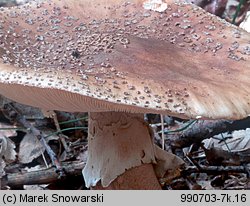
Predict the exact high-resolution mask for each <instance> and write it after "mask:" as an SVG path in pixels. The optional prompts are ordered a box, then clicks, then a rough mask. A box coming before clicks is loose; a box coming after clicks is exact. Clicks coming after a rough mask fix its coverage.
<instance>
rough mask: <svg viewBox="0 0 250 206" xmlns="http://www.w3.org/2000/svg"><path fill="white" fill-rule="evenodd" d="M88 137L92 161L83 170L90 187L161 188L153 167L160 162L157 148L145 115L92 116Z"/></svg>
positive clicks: (116, 113)
mask: <svg viewBox="0 0 250 206" xmlns="http://www.w3.org/2000/svg"><path fill="white" fill-rule="evenodd" d="M88 135H89V136H88V138H89V139H88V141H89V150H88V161H87V164H86V167H85V168H84V170H83V175H84V179H85V182H86V186H87V187H92V188H93V187H94V188H95V186H97V187H96V188H97V189H100V188H102V187H103V188H107V187H108V188H109V189H160V188H161V187H160V184H159V182H158V180H157V178H156V175H155V173H154V170H153V166H152V163H156V160H155V150H154V145H153V141H152V137H151V135H150V129H149V127H148V125H147V124H146V123H145V121H144V118H143V115H141V114H131V113H122V112H99V113H90V114H89V134H88ZM142 179H143V181H141V180H142ZM145 180H148V182H147V181H145Z"/></svg>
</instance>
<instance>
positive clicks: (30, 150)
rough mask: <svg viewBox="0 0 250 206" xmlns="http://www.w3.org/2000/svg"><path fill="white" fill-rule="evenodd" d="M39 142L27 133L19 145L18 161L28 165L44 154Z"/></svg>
mask: <svg viewBox="0 0 250 206" xmlns="http://www.w3.org/2000/svg"><path fill="white" fill-rule="evenodd" d="M44 150H45V149H44V147H43V146H42V144H41V143H40V141H39V140H38V139H37V138H36V137H35V136H34V135H33V134H30V133H27V134H26V135H25V136H24V138H23V139H22V141H21V143H20V149H19V154H18V159H19V161H20V162H21V163H25V164H26V163H30V162H32V161H33V160H34V159H35V158H37V157H39V156H40V155H41V154H42V153H43V152H44Z"/></svg>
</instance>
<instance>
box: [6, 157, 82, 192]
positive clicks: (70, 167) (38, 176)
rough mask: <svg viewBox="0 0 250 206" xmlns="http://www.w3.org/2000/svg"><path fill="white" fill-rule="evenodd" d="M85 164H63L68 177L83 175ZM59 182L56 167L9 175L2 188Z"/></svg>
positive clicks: (77, 162)
mask: <svg viewBox="0 0 250 206" xmlns="http://www.w3.org/2000/svg"><path fill="white" fill-rule="evenodd" d="M84 166H85V163H84V162H79V161H75V162H68V163H62V169H63V170H64V173H65V174H66V175H67V176H70V175H81V174H82V169H83V168H84ZM57 180H58V173H57V170H56V169H55V168H54V167H50V168H46V169H45V168H43V169H40V170H38V171H32V172H27V173H23V172H22V173H13V174H7V175H6V176H5V177H4V178H3V181H2V182H3V184H2V188H4V187H6V186H10V187H18V186H23V185H34V184H48V183H51V182H54V181H57Z"/></svg>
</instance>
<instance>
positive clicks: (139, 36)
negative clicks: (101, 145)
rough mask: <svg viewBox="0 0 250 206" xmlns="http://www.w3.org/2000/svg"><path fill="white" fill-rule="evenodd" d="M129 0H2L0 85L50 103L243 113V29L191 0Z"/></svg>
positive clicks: (247, 86) (249, 108)
mask: <svg viewBox="0 0 250 206" xmlns="http://www.w3.org/2000/svg"><path fill="white" fill-rule="evenodd" d="M130 2H131V3H128V1H125V0H124V1H123V0H117V1H115V0H110V1H105V0H100V1H93V0H79V1H77V0H67V1H66V0H61V1H59V0H50V1H46V2H44V3H32V4H27V5H24V6H20V7H14V8H9V9H8V8H1V11H0V57H1V60H0V94H2V95H4V96H6V97H9V98H11V99H13V100H16V101H18V102H21V103H25V104H29V105H33V106H37V107H41V108H44V109H51V110H52V109H55V110H65V111H127V112H136V113H161V114H168V115H174V116H180V117H186V118H197V117H203V118H212V119H218V118H227V119H238V118H243V117H245V116H248V115H249V114H250V96H249V95H250V94H249V91H250V56H249V55H250V35H249V34H248V33H247V32H245V31H243V30H242V29H240V28H238V27H235V26H233V25H230V24H229V23H227V22H225V21H224V20H221V19H219V18H217V17H215V16H213V15H211V14H208V13H207V12H205V11H204V10H202V9H200V8H198V7H196V6H194V5H191V4H183V3H174V1H172V0H166V1H161V0H144V1H143V0H131V1H130ZM159 2H160V3H159ZM158 3H159V4H158Z"/></svg>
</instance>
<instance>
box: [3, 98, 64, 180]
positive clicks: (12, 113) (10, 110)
mask: <svg viewBox="0 0 250 206" xmlns="http://www.w3.org/2000/svg"><path fill="white" fill-rule="evenodd" d="M4 109H5V112H8V114H9V116H10V118H15V120H16V121H17V122H18V123H19V124H21V125H22V126H23V127H25V128H27V130H28V131H29V132H31V133H32V134H33V135H34V136H36V137H37V138H38V140H39V141H40V142H41V143H42V145H43V146H44V148H45V150H46V152H47V153H48V155H49V157H50V159H51V161H52V164H53V165H54V166H55V167H56V169H57V171H58V172H59V177H61V176H63V175H64V174H63V171H62V168H61V164H60V162H59V160H58V159H57V157H56V154H55V153H54V151H53V150H52V149H51V148H50V146H49V145H48V144H47V142H46V140H45V135H44V134H43V133H42V132H41V131H39V130H38V129H37V128H35V127H34V126H33V125H32V124H31V123H30V122H28V121H27V120H26V119H25V118H24V117H23V116H22V115H21V114H20V113H19V112H18V111H17V110H16V108H15V107H14V106H13V104H11V103H8V104H5V105H4Z"/></svg>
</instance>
